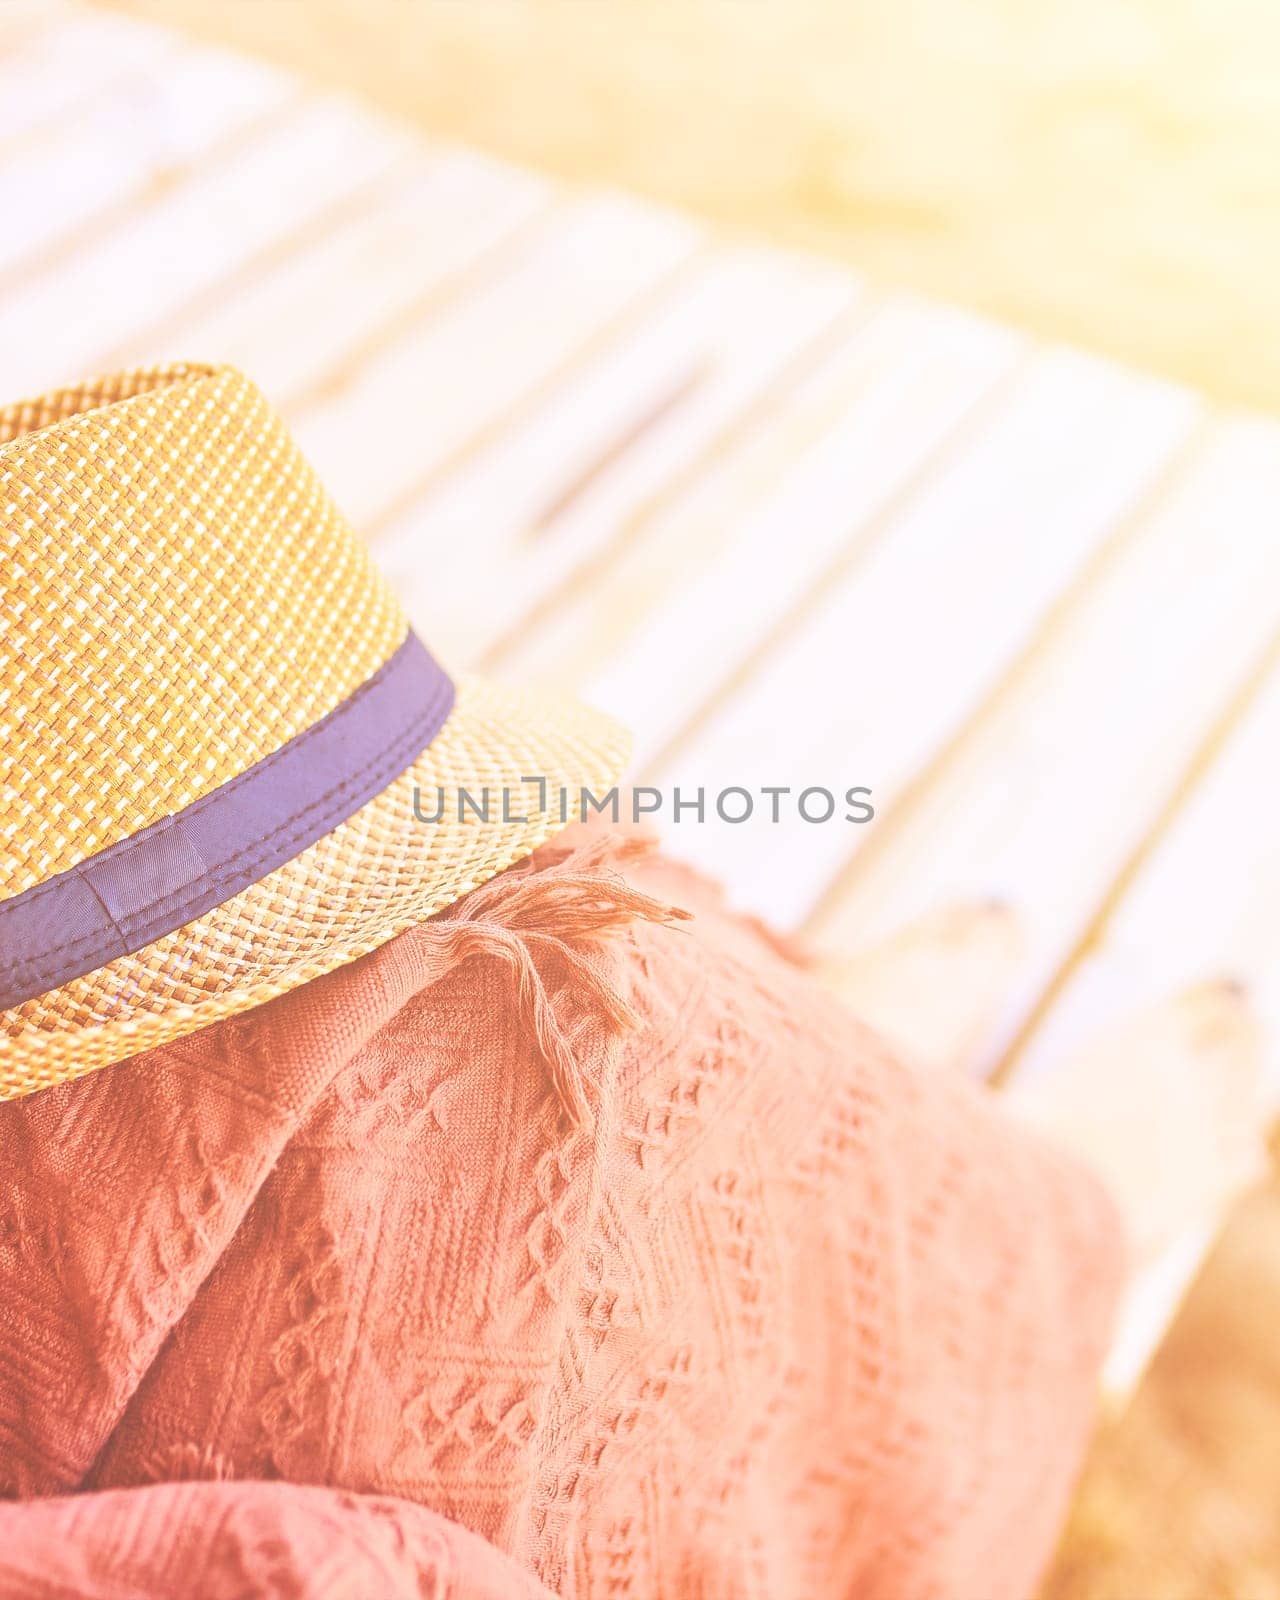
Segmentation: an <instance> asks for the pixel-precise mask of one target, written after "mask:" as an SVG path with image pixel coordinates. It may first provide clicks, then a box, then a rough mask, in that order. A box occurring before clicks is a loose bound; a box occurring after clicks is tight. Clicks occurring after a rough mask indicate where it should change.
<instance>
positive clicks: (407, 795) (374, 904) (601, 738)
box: [0, 677, 630, 1100]
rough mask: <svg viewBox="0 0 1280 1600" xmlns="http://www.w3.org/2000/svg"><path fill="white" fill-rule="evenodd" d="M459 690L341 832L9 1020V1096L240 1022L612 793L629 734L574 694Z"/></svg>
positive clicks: (489, 687)
mask: <svg viewBox="0 0 1280 1600" xmlns="http://www.w3.org/2000/svg"><path fill="white" fill-rule="evenodd" d="M457 691H458V692H457V700H456V703H455V705H454V708H453V710H452V712H451V713H450V715H449V717H448V719H447V720H446V722H445V724H444V726H443V727H442V728H441V730H440V732H439V733H438V734H437V735H436V737H435V739H433V741H432V742H431V744H430V745H429V746H428V748H427V749H426V750H425V751H424V752H423V754H422V755H421V756H420V757H419V759H418V760H417V761H416V762H415V763H414V764H413V766H412V767H410V768H409V770H408V771H407V772H405V773H404V774H403V775H402V776H401V777H400V778H399V779H397V780H396V782H395V783H393V784H391V785H390V786H389V787H388V788H386V789H384V790H383V792H382V793H381V794H379V795H378V796H377V797H376V798H375V799H373V800H371V801H370V802H369V803H368V804H367V805H365V806H364V807H363V808H362V809H361V810H359V811H357V812H356V813H355V815H354V816H352V817H351V818H349V819H348V820H347V821H346V822H344V823H343V824H342V825H341V826H340V827H338V828H335V829H334V830H333V831H332V832H331V833H329V834H326V835H325V837H324V838H322V839H320V840H318V841H317V842H316V843H315V844H313V845H311V846H310V847H309V848H308V849H306V850H304V851H303V852H302V853H301V854H300V855H298V856H296V857H294V859H293V860H291V861H289V862H287V863H286V864H285V865H284V866H282V867H279V868H277V869H276V870H275V871H274V872H272V873H270V874H269V875H268V876H266V877H264V878H262V879H260V880H259V881H258V882H257V883H255V884H252V885H251V886H250V887H249V888H247V889H244V890H242V891H241V892H240V893H239V894H237V895H236V896H234V898H232V899H230V900H227V901H225V902H224V903H223V904H222V905H220V906H217V907H216V908H215V909H214V910H212V911H210V912H207V913H206V914H205V915H204V916H201V917H198V918H197V919H196V920H195V921H193V922H189V923H187V924H186V925H185V926H184V927H182V928H179V929H177V930H176V931H175V932H173V933H169V934H166V935H165V936H164V937H163V938H161V939H157V940H156V941H155V942H154V943H152V944H149V945H147V946H146V947H145V948H144V949H142V950H139V951H137V952H136V953H135V954H133V955H130V956H124V957H121V958H120V959H118V960H115V961H112V962H110V963H109V964H108V965H106V966H104V967H100V968H99V969H98V970H97V971H96V972H93V973H90V974H89V975H88V976H86V977H83V978H76V979H75V980H73V981H72V982H69V983H66V984H64V985H62V986H61V987H60V988H57V989H52V990H50V991H48V992H47V993H46V994H43V995H39V996H37V997H36V998H34V999H32V1000H28V1001H26V1002H24V1003H23V1004H22V1005H20V1006H15V1007H14V1008H13V1009H12V1010H10V1011H7V1012H5V1013H3V1015H0V1100H7V1099H13V1098H16V1097H17V1096H19V1095H24V1094H30V1093H33V1092H34V1091H35V1090H37V1089H43V1088H47V1087H49V1086H50V1085H52V1084H55V1083H61V1082H64V1081H65V1080H66V1079H69V1078H75V1077H80V1076H81V1075H83V1074H84V1073H87V1072H92V1071H94V1070H95V1069H96V1068H98V1067H105V1066H109V1065H110V1064H111V1063H113V1062H116V1061H120V1060H122V1059H124V1058H125V1057H127V1056H131V1055H136V1054H138V1053H139V1052H140V1051H143V1050H149V1049H152V1048H154V1047H155V1046H156V1045H160V1044H164V1043H166V1042H168V1041H169V1040H171V1039H175V1038H177V1037H179V1036H180V1035H182V1034H186V1033H193V1032H195V1031H196V1030H197V1029H199V1028H205V1027H208V1026H209V1025H210V1024H211V1023H214V1022H218V1021H221V1020H222V1019H223V1018H226V1017H233V1016H236V1015H238V1014H239V1013H240V1012H243V1011H246V1010H248V1009H250V1008H251V1007H253V1006H257V1005H261V1004H262V1003H263V1002H264V1001H267V1000H271V999H274V998H275V997H276V996H278V995H282V994H286V993H287V992H288V991H289V990H291V989H294V988H296V987H297V986H298V985H299V984H303V983H306V982H308V981H309V980H311V979H312V978H318V977H320V976H322V975H323V974H324V973H326V972H330V971H332V970H333V969H334V968H335V967H340V966H343V965H345V964H346V963H347V962H350V961H354V960H356V959H357V958H358V957H360V956H362V955H366V954H368V952H369V951H370V950H374V949H376V948H377V947H378V946H379V945H381V944H384V943H385V942H386V941H387V940H388V939H391V938H393V937H394V936H395V935H396V934H397V933H401V932H403V930H404V929H406V928H408V927H411V926H413V925H414V924H415V923H417V922H421V921H423V920H424V919H425V918H427V917H430V916H432V915H433V914H434V913H436V912H438V911H441V910H443V909H444V908H445V907H446V906H449V905H452V904H453V903H454V901H456V900H458V899H460V898H461V897H462V896H463V895H464V894H466V893H467V892H468V891H469V890H471V889H474V888H476V887H477V886H478V885H479V884H482V883H485V882H486V881H487V880H488V879H490V878H492V877H494V876H495V874H497V873H499V872H501V871H503V870H504V868H506V867H509V866H510V865H512V863H513V862H516V861H519V860H520V859H521V858H522V857H524V856H527V855H529V854H530V853H531V852H532V851H533V850H535V849H536V848H537V847H538V846H539V845H540V844H542V843H543V842H544V841H545V840H546V839H549V838H550V837H552V835H554V834H555V833H557V832H559V831H560V830H561V829H562V828H564V827H565V826H567V824H568V823H569V822H573V821H575V820H577V817H578V815H579V810H578V808H579V806H580V794H581V791H583V790H584V789H585V790H588V791H589V792H590V793H592V794H593V795H600V794H601V793H602V792H605V791H607V790H608V789H609V788H610V787H611V786H612V785H613V784H614V783H615V781H616V780H617V778H618V776H619V775H620V773H621V772H622V769H623V767H624V766H625V765H626V761H627V756H628V752H629V745H630V741H629V738H628V736H627V734H626V733H625V732H624V730H623V729H622V728H620V727H619V726H618V725H617V724H616V723H614V722H613V721H612V720H611V719H610V718H608V717H606V716H604V715H603V714H602V713H600V712H598V711H594V710H592V709H590V708H589V707H586V706H583V705H581V704H579V703H578V702H576V701H572V700H567V699H563V698H559V697H554V696H550V695H541V694H532V693H529V692H527V691H523V690H518V689H512V688H509V687H505V686H502V685H498V684H493V683H490V682H488V681H486V680H483V679H477V678H469V677H462V678H460V679H459V680H458V684H457ZM530 780H543V782H544V783H545V789H544V788H543V787H542V785H541V784H539V783H537V782H533V781H530ZM415 791H417V796H418V799H419V805H418V807H417V812H416V814H415V804H414V800H415ZM460 791H465V792H466V794H467V795H468V796H470V797H471V799H472V800H473V801H474V802H476V805H483V796H484V794H485V792H486V791H488V796H489V810H490V814H489V816H488V817H487V819H485V818H482V817H480V816H478V815H476V814H475V813H476V806H473V805H472V804H468V803H467V802H466V801H464V802H463V803H462V805H461V807H460V806H459V792H460ZM562 791H563V792H564V794H565V795H566V796H567V805H562V802H561V792H562ZM442 796H443V801H444V804H443V808H441V804H440V801H441V797H442ZM504 796H505V797H506V798H505V801H504ZM544 797H545V804H542V805H540V802H542V801H543V800H544ZM460 809H461V811H462V813H463V815H462V817H461V818H460V817H459V810H460ZM437 811H441V815H440V816H439V818H438V820H422V819H423V818H427V819H430V818H432V817H434V816H435V814H436V812H437Z"/></svg>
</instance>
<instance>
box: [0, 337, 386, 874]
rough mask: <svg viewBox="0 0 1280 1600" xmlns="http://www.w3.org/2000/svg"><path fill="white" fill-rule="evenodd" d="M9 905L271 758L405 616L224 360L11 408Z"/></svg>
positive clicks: (0, 420) (3, 433)
mask: <svg viewBox="0 0 1280 1600" xmlns="http://www.w3.org/2000/svg"><path fill="white" fill-rule="evenodd" d="M0 624H2V625H0V841H2V842H0V898H5V897H8V896H10V895H15V894H18V893H20V892H22V891H23V890H25V889H29V888H31V887H32V886H34V885H35V884H37V883H40V882H43V881H44V880H46V879H48V878H50V877H51V876H53V875H54V874H56V873H58V872H62V871H65V870H67V869H68V868H70V867H73V866H76V865H77V864H78V863H80V862H82V861H83V860H85V859H86V858H87V857H89V856H90V855H92V854H94V853H95V852H97V851H100V850H103V849H105V848H107V847H109V846H111V845H113V844H115V843H117V842H118V841H120V840H121V839H124V838H127V837H129V836H130V835H132V834H134V833H136V832H138V831H139V830H140V829H142V828H145V827H147V826H149V825H150V824H152V823H154V822H157V821H159V820H160V819H162V818H164V817H167V816H171V815H173V814H174V813H176V812H178V811H181V810H182V809H183V808H184V807H186V806H189V805H190V804H192V803H193V802H194V801H196V800H198V799H200V798H201V797H202V796H204V795H207V794H209V793H211V792H212V791H214V790H215V789H217V788H219V786H220V785H222V784H225V783H226V782H228V781H229V780H231V779H233V778H235V777H237V776H238V775H239V774H240V773H242V772H244V771H245V770H247V769H248V768H249V767H251V766H253V765H254V764H255V763H256V762H258V761H261V760H263V759H265V758H266V757H268V756H270V755H272V754H273V753H274V752H275V751H277V750H279V749H280V748H281V747H282V746H284V745H285V744H286V743H287V742H288V741H289V740H290V739H293V738H295V737H296V736H297V735H298V734H300V733H302V732H303V731H304V730H305V729H307V728H308V727H311V726H312V725H314V724H315V723H317V722H318V721H319V720H320V719H321V718H323V717H325V716H326V715H328V713H330V712H331V711H333V710H334V709H335V707H337V706H338V705H339V704H340V703H341V702H343V701H344V700H345V699H347V697H348V696H350V695H351V694H352V693H353V692H354V691H355V690H356V689H357V688H358V687H359V686H360V685H361V684H362V683H363V682H365V681H366V680H367V679H368V678H369V677H370V676H371V675H372V674H373V673H374V672H376V671H377V670H378V669H379V667H381V666H382V665H383V664H384V663H385V662H386V661H387V660H388V659H389V658H390V657H391V656H392V654H393V653H394V652H395V650H396V648H397V646H399V645H400V644H401V642H402V641H403V639H404V637H405V632H406V623H405V619H404V617H403V615H402V613H401V611H400V608H399V606H398V604H397V603H396V601H395V598H394V596H393V595H392V594H391V592H390V590H389V588H388V586H387V585H386V583H385V582H384V580H383V579H382V578H381V577H380V575H379V574H378V572H377V571H376V569H375V567H374V565H373V563H372V561H371V560H370V558H369V555H368V553H367V551H366V550H365V548H364V546H363V545H362V543H361V542H360V541H359V540H358V539H357V538H356V536H355V535H354V534H353V532H352V530H351V529H350V527H349V526H348V525H347V523H346V522H345V521H344V520H343V518H342V516H341V515H340V513H339V512H338V511H337V509H336V507H335V506H334V505H333V502H332V501H331V500H330V498H329V496H328V494H327V492H326V491H325V489H324V487H323V485H322V484H321V483H320V481H319V479H318V477H317V476H316V474H315V473H314V472H313V471H312V469H311V467H310V466H309V465H308V464H307V462H306V461H305V459H304V458H303V456H302V455H301V453H300V451H299V450H298V448H297V446H296V445H295V444H294V442H293V440H292V439H291V438H290V436H289V434H288V432H287V430H286V429H285V427H284V425H283V423H282V422H281V421H280V419H279V418H278V417H277V416H276V415H275V413H274V412H273V411H272V409H271V407H270V406H269V405H268V403H267V401H266V400H265V399H264V397H263V396H262V394H261V393H260V392H259V391H258V390H257V389H256V388H255V386H254V385H253V384H251V383H250V382H249V381H248V380H247V379H246V378H244V377H243V376H242V375H241V374H240V373H239V372H237V371H235V370H234V369H233V368H229V367H208V366H197V365H191V364H183V365H177V366H168V367H161V368H152V369H146V370H140V371H136V372H131V373H126V374H122V375H120V376H118V377H114V378H109V379H104V380H99V381H96V382H94V383H90V384H85V385H81V386H79V387H77V388H75V389H67V390H63V391H59V392H58V393H56V394H53V395H50V396H48V397H46V398H45V399H43V400H40V401H36V402H32V403H28V404H25V405H18V406H12V407H8V408H5V409H4V410H0Z"/></svg>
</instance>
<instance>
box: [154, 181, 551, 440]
mask: <svg viewBox="0 0 1280 1600" xmlns="http://www.w3.org/2000/svg"><path fill="white" fill-rule="evenodd" d="M551 192H552V191H551V189H550V186H549V185H548V184H546V183H544V182H543V181H542V180H540V179H537V178H535V177H533V176H532V175H527V174H524V173H519V172H516V171H513V170H512V169H510V168H507V167H503V166H500V165H499V164H498V163H496V162H493V161H488V160H486V159H485V158H484V157H483V156H479V155H473V154H471V153H470V152H468V151H455V150H450V151H443V152H441V153H439V154H436V155H424V156H423V157H421V158H420V159H415V160H414V161H412V162H411V163H410V164H409V166H408V167H407V168H406V170H405V172H404V173H403V174H402V175H400V176H399V177H398V178H397V180H396V181H395V182H394V183H393V184H391V185H389V186H387V187H386V188H385V189H383V190H380V191H379V192H378V193H376V194H374V195H373V196H372V197H371V204H370V205H369V207H368V208H367V209H366V210H365V211H363V212H360V213H357V214H355V215H352V216H350V217H347V218H345V219H344V220H343V221H342V223H341V225H340V226H335V227H334V228H333V229H332V230H330V231H328V232H326V233H325V234H324V235H323V236H322V237H320V238H319V239H317V240H315V241H311V242H306V243H304V245H303V246H302V247H301V248H299V249H298V250H293V251H289V252H287V253H285V254H284V255H283V256H282V257H281V258H280V259H278V260H275V261H273V262H271V263H270V264H268V265H266V266H265V267H264V268H263V269H262V270H261V271H259V272H257V273H255V274H254V275H253V277H252V278H251V279H250V280H249V281H248V282H246V283H245V284H244V285H243V286H238V287H237V289H236V292H235V293H234V294H232V295H229V296H228V297H227V298H226V299H225V301H223V302H220V303H216V304H214V305H213V306H212V307H209V308H208V309H204V310H198V311H197V312H196V313H195V314H194V315H188V316H185V317H179V318H178V319H177V321H176V323H174V324H171V325H170V326H167V327H166V328H164V329H163V331H161V332H159V333H152V334H150V335H148V336H146V337H144V338H143V339H141V340H139V341H138V342H137V344H136V345H133V346H131V347H130V349H129V351H128V353H127V354H128V359H129V360H133V361H155V360H167V359H173V358H174V357H178V356H184V355H189V354H190V353H191V352H192V351H196V352H197V353H200V352H205V353H208V354H209V355H211V356H213V357H216V358H217V359H218V360H220V361H230V362H232V363H234V364H236V365H238V366H240V367H242V368H244V369H245V370H246V371H248V372H249V373H251V374H252V376H253V378H254V381H255V382H256V383H258V384H260V385H261V386H262V388H263V389H265V390H266V391H267V392H268V393H269V394H270V396H271V398H272V400H273V402H274V403H276V404H277V405H278V406H280V407H281V408H282V410H283V411H284V412H285V413H286V415H288V416H291V417H292V416H294V415H296V414H297V413H298V412H299V411H300V410H301V408H302V406H303V405H304V404H305V401H306V398H307V396H308V394H309V393H310V392H312V391H314V390H315V389H316V388H317V387H319V386H322V385H323V384H324V383H325V382H326V380H328V379H330V378H331V377H333V376H334V375H335V374H338V373H340V372H341V371H342V370H343V369H344V367H345V366H347V365H348V364H349V363H350V362H351V361H352V360H354V359H356V358H358V356H359V354H360V352H361V350H362V349H363V348H364V347H366V346H367V345H368V344H369V342H370V341H371V340H373V339H375V338H376V337H377V336H378V335H379V334H380V333H381V331H382V330H383V329H384V328H385V327H386V326H387V325H388V324H389V323H392V322H394V321H395V320H396V319H398V318H401V317H403V316H405V315H406V314H407V313H409V312H411V311H413V310H414V309H415V308H416V309H417V311H418V312H419V313H420V314H422V315H424V316H425V314H426V311H427V309H428V308H429V307H431V306H434V305H436V304H437V303H438V302H439V301H440V299H441V298H442V296H443V294H444V292H445V291H446V289H449V290H451V291H452V292H455V293H459V292H462V290H463V289H464V288H465V286H466V285H467V284H468V283H469V282H470V281H471V274H472V272H474V270H475V269H476V266H477V263H478V262H479V261H480V260H481V259H482V258H483V257H484V256H485V255H486V253H487V252H490V251H492V250H493V248H494V247H495V246H496V245H498V244H500V243H501V242H503V241H505V240H509V239H511V238H512V237H513V235H514V234H515V233H516V231H517V230H518V229H519V228H520V227H521V225H522V224H523V223H525V222H527V221H528V220H529V219H530V218H531V217H533V216H534V215H535V214H536V213H537V212H538V211H539V210H540V209H541V208H543V207H545V206H546V205H547V204H548V203H549V198H550V195H551Z"/></svg>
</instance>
